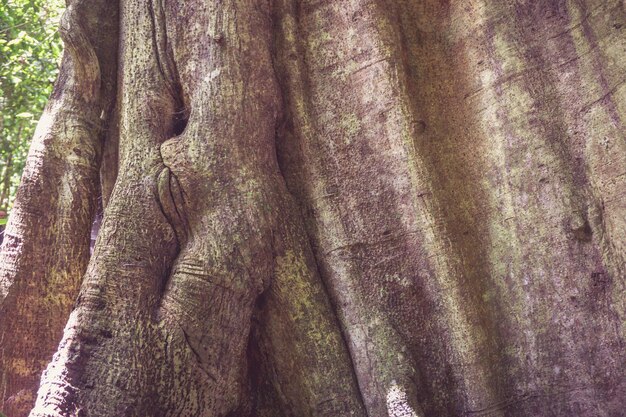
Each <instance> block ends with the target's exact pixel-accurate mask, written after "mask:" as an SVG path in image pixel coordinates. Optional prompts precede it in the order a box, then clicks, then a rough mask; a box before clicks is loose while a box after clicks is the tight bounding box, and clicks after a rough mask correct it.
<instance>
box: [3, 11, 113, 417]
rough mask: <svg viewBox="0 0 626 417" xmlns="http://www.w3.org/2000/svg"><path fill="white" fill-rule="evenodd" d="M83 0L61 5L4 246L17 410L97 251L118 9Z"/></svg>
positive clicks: (6, 386)
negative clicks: (45, 88) (47, 83)
mask: <svg viewBox="0 0 626 417" xmlns="http://www.w3.org/2000/svg"><path fill="white" fill-rule="evenodd" d="M85 3H86V2H84V1H71V2H69V5H68V9H67V10H66V12H65V13H64V15H63V18H62V22H61V28H60V31H61V35H62V38H63V40H64V42H65V48H66V49H65V53H64V56H63V61H62V65H61V71H60V75H59V78H58V79H57V81H56V83H55V87H54V91H53V93H52V97H51V99H50V102H49V103H48V105H47V107H46V109H45V111H44V114H43V116H42V118H41V120H40V122H39V124H38V127H37V131H36V133H35V137H34V138H33V143H32V145H31V150H30V153H29V157H28V161H27V166H26V169H25V172H24V175H23V178H22V183H21V185H20V188H19V190H18V195H17V198H16V203H15V206H14V209H13V210H12V213H11V220H10V223H9V225H8V227H7V230H6V233H5V239H4V242H3V245H2V248H1V254H0V297H1V298H0V315H1V316H2V320H1V321H0V374H1V376H0V411H2V412H4V413H6V414H8V415H10V416H12V417H13V416H15V417H19V416H25V415H27V414H28V411H29V410H30V408H31V407H32V406H33V403H34V400H35V393H36V391H37V386H38V382H39V377H40V375H41V372H42V371H43V369H44V368H45V365H46V364H47V362H48V361H49V360H50V358H51V357H52V354H53V353H54V351H55V349H56V347H57V344H58V342H59V340H60V338H61V333H62V330H63V326H64V324H65V322H66V321H67V318H68V315H69V312H70V309H71V307H72V304H73V303H74V300H75V298H76V295H77V292H78V287H79V284H80V278H81V276H82V274H83V273H84V271H85V268H86V265H87V261H88V259H89V236H90V235H89V232H90V230H91V222H92V220H93V216H94V213H95V209H96V199H97V194H98V185H97V184H98V169H99V164H100V157H101V147H102V139H103V135H104V131H105V130H106V125H107V120H108V117H109V114H110V111H111V103H112V102H113V100H114V96H115V73H116V46H117V10H116V5H115V4H114V5H110V4H107V5H104V4H102V2H95V4H89V5H88V6H87V5H86V4H85ZM105 9H106V10H105ZM96 27H97V28H98V30H96ZM97 33H102V35H101V36H97V35H96V34H97ZM35 260H36V261H35Z"/></svg>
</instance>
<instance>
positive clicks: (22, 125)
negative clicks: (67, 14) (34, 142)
mask: <svg viewBox="0 0 626 417" xmlns="http://www.w3.org/2000/svg"><path fill="white" fill-rule="evenodd" d="M63 7H64V4H63V1H62V0H0V210H2V209H6V208H8V207H9V206H10V204H11V202H12V200H13V196H14V195H15V191H16V189H17V185H18V182H19V179H20V176H21V173H22V170H23V168H24V163H25V161H26V155H27V152H28V147H29V143H30V139H31V137H32V136H33V134H34V132H35V127H36V124H37V120H38V119H39V117H40V115H41V112H42V111H43V107H44V105H45V104H46V101H47V99H48V97H49V95H50V93H51V91H52V84H53V82H54V80H55V78H56V75H57V73H58V66H59V64H58V60H59V57H60V54H61V50H62V45H61V40H60V38H59V35H58V32H57V27H58V23H59V18H60V15H61V12H62V8H63Z"/></svg>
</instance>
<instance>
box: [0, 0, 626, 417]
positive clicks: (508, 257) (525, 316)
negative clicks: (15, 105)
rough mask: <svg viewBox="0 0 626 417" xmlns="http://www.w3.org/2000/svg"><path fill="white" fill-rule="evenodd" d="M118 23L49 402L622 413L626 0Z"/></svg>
mask: <svg viewBox="0 0 626 417" xmlns="http://www.w3.org/2000/svg"><path fill="white" fill-rule="evenodd" d="M75 4H76V5H80V4H83V3H81V2H76V3H75ZM119 21H120V32H119V37H118V40H117V43H118V44H119V66H118V84H117V87H116V91H117V96H116V104H115V107H114V111H113V112H112V113H111V115H110V116H109V117H108V118H107V120H109V122H108V126H109V127H108V129H106V132H105V136H106V143H105V144H104V156H103V158H102V159H103V162H102V165H101V166H100V181H101V184H102V185H101V188H102V196H103V205H104V206H105V212H104V219H103V224H102V227H101V230H100V234H99V237H98V241H97V243H96V247H95V251H94V254H93V256H92V258H91V260H90V262H89V266H88V268H87V272H86V274H85V276H84V278H83V282H82V287H81V291H80V295H79V296H78V301H77V303H76V305H75V309H74V311H73V312H72V313H71V315H70V316H69V320H68V322H67V326H66V328H65V332H64V336H63V339H62V341H61V344H60V345H59V348H58V350H57V352H56V354H55V356H54V358H53V359H52V362H51V363H50V364H49V366H48V368H47V370H46V371H45V373H44V376H43V378H42V381H41V387H40V391H39V396H38V399H37V403H36V404H35V406H34V408H33V410H32V412H31V414H30V415H31V417H44V416H45V417H61V416H63V417H70V416H72V417H74V416H89V417H99V416H137V417H140V416H206V417H209V416H223V417H235V416H241V417H244V416H259V417H269V416H272V417H274V416H284V417H288V416H297V417H301V416H363V417H365V416H369V417H379V416H381V417H382V416H389V417H407V416H408V417H418V416H419V417H423V416H437V417H440V416H516V417H517V416H520V417H523V416H524V417H525V416H528V417H530V416H539V417H540V416H546V417H548V416H573V415H584V416H592V417H617V416H620V415H622V414H623V404H622V402H623V398H626V375H625V369H626V361H625V357H624V355H625V353H624V352H625V349H624V330H625V327H624V323H626V321H625V319H626V317H625V310H624V309H625V300H626V297H625V295H626V294H625V288H624V278H625V274H626V270H625V268H624V265H625V264H626V243H625V242H626V175H625V173H624V170H625V167H626V137H625V130H624V118H625V115H626V88H625V87H624V86H626V82H625V81H626V79H625V77H626V5H625V3H624V2H623V1H619V0H608V1H607V0H604V1H597V0H569V1H565V0H549V1H541V2H538V1H530V0H528V1H527V0H518V1H515V2H503V1H495V0H467V1H460V0H458V1H457V0H455V1H439V0H421V1H416V0H414V1H409V0H350V1H343V2H332V1H313V0H271V1H270V0H254V1H252V0H219V1H208V2H207V1H201V0H181V1H173V0H122V1H121V2H120V19H119ZM90 27H91V26H90ZM70 29H71V27H70ZM92 29H93V30H94V31H95V32H94V33H96V32H97V33H100V31H102V30H105V29H104V28H98V29H96V28H92ZM69 33H70V34H71V33H72V32H71V31H70V32H69ZM107 33H112V32H107ZM92 36H96V35H92ZM115 36H117V34H116V35H115ZM90 39H92V42H93V39H96V38H95V37H92V38H90ZM81 56H82V55H81ZM65 73H66V72H63V74H65ZM58 85H60V86H62V85H63V76H62V77H61V79H60V81H59V82H58ZM57 88H59V87H57ZM112 102H113V101H112V100H111V105H112ZM98 160H99V159H98ZM32 161H33V162H31V164H34V163H35V162H36V159H35V156H33V157H32ZM97 167H98V166H97V163H96V165H95V168H94V169H92V171H93V172H97ZM68 172H70V173H68ZM90 172H91V171H90ZM54 175H57V177H58V178H63V176H64V175H65V176H67V175H72V176H73V178H74V177H75V178H83V176H82V175H83V174H81V173H73V172H71V171H67V172H66V171H60V172H58V173H55V174H54ZM89 178H92V181H93V178H96V177H89ZM96 179H97V178H96ZM26 187H27V186H26V185H25V186H24V188H26ZM96 194H97V191H95V190H91V189H90V190H89V191H88V192H87V194H86V195H85V196H84V198H85V201H87V200H89V199H90V198H94V195H96ZM25 195H27V194H26V193H25V192H24V193H23V194H22V196H21V197H18V203H19V204H25V202H27V201H28V198H27V197H25ZM20 199H21V200H20ZM46 201H48V200H46ZM61 201H64V202H65V200H64V199H61ZM89 201H91V200H89ZM35 203H37V204H40V203H41V204H43V202H38V200H37V201H35V202H34V203H32V204H35ZM90 207H91V206H90ZM40 210H41V208H40ZM90 210H91V211H90V212H89V213H92V212H93V208H90ZM11 221H12V222H14V223H13V224H14V226H13V227H14V229H13V230H14V232H13V233H14V234H16V233H17V232H16V231H17V230H18V229H17V228H16V226H15V224H18V223H19V221H15V220H13V219H12V220H11ZM45 222H53V220H45ZM45 222H44V223H38V224H37V225H35V224H31V223H24V224H25V226H24V229H19V230H20V232H19V233H42V230H54V229H52V228H46V224H47V223H45ZM83 223H86V221H85V220H83ZM50 224H54V223H50ZM52 227H54V226H52ZM72 227H74V228H75V229H77V230H78V229H80V228H84V227H87V226H85V225H84V224H82V223H81V224H80V225H78V223H72ZM29 230H35V232H29ZM81 230H82V229H81ZM85 236H88V234H87V230H85ZM33 242H34V243H33V245H38V244H39V243H37V242H38V241H33ZM7 247H8V246H5V249H4V252H3V255H2V256H7V255H6V254H11V251H10V250H7V249H6V248H7ZM33 247H35V246H33ZM9 249H10V248H9ZM38 250H40V251H41V248H39V249H38ZM49 256H50V259H52V260H53V261H54V262H57V261H56V260H55V259H57V258H58V255H55V254H51V255H49ZM73 256H74V258H72V262H78V260H79V259H83V258H81V256H83V257H84V254H83V252H81V254H76V255H73ZM82 262H83V263H82V264H80V263H79V262H78V263H76V265H84V260H83V261H82ZM32 264H33V262H32V261H31V262H30V263H28V262H27V263H25V264H24V265H25V266H20V268H33V266H32ZM29 265H30V266H29ZM45 265H49V264H45ZM38 268H40V270H39V271H40V272H39V273H40V274H42V275H41V276H44V275H43V274H44V272H45V271H48V270H49V269H45V268H46V266H44V265H40V266H38ZM42 268H43V269H42ZM68 279H69V278H68ZM72 279H74V280H76V278H72ZM1 282H2V284H3V285H4V286H3V287H2V288H8V286H6V285H5V282H10V281H8V280H4V281H1ZM35 282H37V283H38V284H37V287H36V288H37V291H39V292H38V294H40V295H41V294H42V293H43V294H45V295H46V296H47V297H48V298H54V297H56V293H55V291H54V290H51V289H49V288H47V287H45V286H44V284H39V281H35ZM68 282H69V281H68ZM72 282H75V281H72ZM16 288H17V287H16ZM3 291H4V289H3ZM3 297H4V293H3ZM15 297H16V300H22V301H20V302H22V303H24V302H32V303H36V302H37V300H39V298H37V297H33V296H32V294H31V293H29V292H27V291H24V292H20V291H16V292H15ZM43 299H46V298H45V297H44V298H43ZM23 300H27V301H23ZM39 302H40V301H39ZM7 305H8V304H7ZM22 305H25V304H22ZM68 305H69V304H68ZM3 306H4V304H3ZM2 308H4V307H2ZM4 311H5V310H3V314H5V313H4ZM35 311H37V312H38V311H39V310H33V311H30V312H29V313H28V314H31V315H32V317H39V316H38V314H39V313H37V314H35V313H34V312H35ZM64 312H65V313H63V314H67V310H64ZM61 316H62V314H61V313H59V315H57V317H61ZM39 320H40V319H39ZM59 320H60V319H59ZM29 323H30V322H29ZM28 326H31V327H30V333H28V334H29V335H35V334H36V330H33V329H35V328H38V327H36V326H41V323H40V322H37V323H34V322H33V323H30V324H28ZM28 326H26V327H25V331H28V329H27V328H28ZM33 326H35V327H33ZM5 334H6V333H5ZM29 337H31V336H29ZM37 339H41V341H42V343H44V342H45V343H47V344H48V346H49V345H50V343H56V341H57V340H58V337H57V338H56V339H55V337H54V335H52V334H41V335H39V334H38V335H37V336H36V337H34V336H32V340H33V341H34V343H39V342H38V341H37ZM29 340H31V339H29ZM6 343H7V342H5V341H0V348H1V349H3V350H2V352H5V353H3V354H4V355H7V353H6V352H7V351H9V352H16V351H15V350H14V348H13V347H12V346H13V345H10V344H6ZM7 349H9V350H7ZM11 354H14V353H11ZM27 354H28V353H27ZM38 360H40V362H41V360H42V359H38ZM4 363H5V362H2V365H3V366H6V365H4ZM38 366H39V368H37V369H42V368H41V364H39V365H38ZM5 369H7V368H5ZM32 369H33V370H34V369H36V367H33V368H32ZM5 386H6V383H5ZM27 400H30V399H27ZM24 403H25V404H29V403H28V401H25V402H24ZM31 404H32V403H31ZM15 415H16V416H21V415H22V414H18V413H16V414H15ZM10 417H12V416H10Z"/></svg>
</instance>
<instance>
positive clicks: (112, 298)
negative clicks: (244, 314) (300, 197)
mask: <svg viewBox="0 0 626 417" xmlns="http://www.w3.org/2000/svg"><path fill="white" fill-rule="evenodd" d="M120 14H121V19H120V22H121V23H120V84H119V106H118V108H119V109H120V118H119V134H120V140H119V142H120V144H119V166H120V170H119V174H118V177H117V180H116V182H115V187H114V189H113V192H112V195H111V197H110V201H109V203H108V205H107V207H106V210H105V213H104V220H103V223H102V226H101V230H100V235H99V237H98V241H97V243H96V247H95V251H94V254H93V256H92V259H91V261H90V263H89V267H88V269H87V272H86V274H85V276H84V279H83V284H82V287H81V291H80V295H79V298H78V301H77V303H76V307H75V309H74V311H73V312H72V314H71V316H70V319H69V321H68V323H67V326H66V328H65V331H64V335H63V340H62V341H61V344H60V345H59V349H58V351H57V353H56V354H55V356H54V358H53V361H52V362H51V363H50V365H49V366H48V368H47V370H46V372H45V373H44V376H43V379H42V384H41V387H40V390H39V395H38V399H37V404H36V406H35V408H34V409H33V410H32V412H31V416H70V415H71V416H74V415H86V416H104V415H111V416H118V415H119V416H121V415H129V416H131V415H132V416H135V415H137V416H139V415H156V414H155V413H157V412H158V404H155V401H153V400H152V394H154V392H155V391H156V387H154V381H155V377H156V372H157V371H158V370H159V369H160V367H161V361H162V359H163V358H162V355H161V356H159V352H160V350H159V346H158V343H159V341H160V339H159V332H160V330H159V327H158V321H157V320H156V317H155V314H154V312H155V311H156V310H157V308H158V303H159V298H160V297H159V295H160V291H161V288H162V287H163V283H164V281H165V280H166V279H167V273H168V271H169V269H170V267H171V264H172V262H173V260H174V258H175V256H176V254H177V250H178V244H177V241H176V237H175V234H174V231H173V230H172V228H171V226H170V224H169V223H168V221H167V219H166V218H165V216H164V214H163V213H162V211H161V207H160V205H159V202H158V184H157V178H158V175H159V173H160V172H161V171H162V170H163V169H164V165H163V162H162V160H161V154H160V151H159V147H160V145H161V143H162V142H164V141H165V140H166V139H168V138H169V137H170V136H171V135H172V132H173V125H174V111H175V108H176V100H175V98H174V97H172V95H171V91H170V89H169V88H168V81H169V80H165V79H164V78H163V76H162V73H161V72H160V70H159V68H158V67H157V62H156V58H155V56H156V53H157V51H156V50H155V48H154V45H153V43H151V42H146V41H145V40H146V39H151V37H152V35H153V31H154V27H153V22H152V20H151V17H150V10H149V5H147V4H146V3H145V2H143V1H139V0H135V1H127V2H122V3H121V5H120Z"/></svg>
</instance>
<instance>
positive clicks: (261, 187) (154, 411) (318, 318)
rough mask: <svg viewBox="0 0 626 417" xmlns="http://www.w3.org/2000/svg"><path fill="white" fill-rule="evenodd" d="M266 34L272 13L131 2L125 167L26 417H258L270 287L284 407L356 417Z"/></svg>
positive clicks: (126, 12) (124, 52) (123, 104)
mask: <svg viewBox="0 0 626 417" xmlns="http://www.w3.org/2000/svg"><path fill="white" fill-rule="evenodd" d="M271 23H272V22H271V10H270V4H269V3H265V2H258V3H250V2H248V1H228V2H222V3H214V4H213V3H211V4H207V3H205V2H197V1H188V2H167V3H163V5H162V6H161V5H160V3H156V2H154V3H149V4H146V3H144V2H140V1H129V2H125V3H124V4H123V6H122V24H121V42H122V49H121V62H122V64H123V65H122V67H121V68H122V70H121V84H120V99H119V106H118V107H119V109H120V148H119V152H120V161H119V164H120V167H121V168H120V170H119V174H118V177H117V180H116V183H115V187H114V189H113V193H112V195H111V197H110V201H109V203H108V205H107V208H106V212H105V219H104V222H103V224H102V228H101V231H100V236H99V239H98V243H97V245H96V250H95V253H94V256H93V258H92V261H91V263H90V266H89V268H88V271H87V274H86V276H85V278H84V281H83V287H82V290H81V295H80V297H79V301H78V303H77V307H76V309H75V310H74V312H73V313H72V316H71V318H70V320H69V322H68V325H67V327H66V330H65V334H64V338H63V341H62V342H61V345H60V347H59V350H58V352H57V354H56V355H55V358H54V360H53V362H52V363H51V364H50V366H49V367H48V370H47V371H46V374H45V376H44V380H43V383H42V386H41V389H40V392H39V398H38V403H37V405H36V407H35V409H34V410H33V412H32V413H31V415H32V416H44V415H45V416H51V415H55V416H56V415H59V416H61V415H76V414H81V415H82V414H84V415H87V416H100V415H163V416H165V415H175V416H178V415H194V416H226V415H247V414H249V412H250V409H251V407H252V406H253V404H251V403H250V400H249V393H248V386H247V384H248V377H247V375H246V371H247V363H246V362H247V357H246V354H247V350H248V349H247V345H248V342H249V336H250V328H251V318H252V313H253V309H254V308H255V306H256V300H257V298H258V296H259V295H260V294H261V293H263V292H264V291H266V290H267V288H268V287H269V286H270V285H272V282H273V283H275V285H274V286H272V287H271V288H272V289H271V291H269V292H268V294H267V296H266V299H267V303H266V307H265V309H262V311H261V312H260V313H259V314H260V317H262V319H261V322H262V326H260V331H259V333H260V339H261V341H262V343H263V346H265V348H266V353H267V356H268V358H269V359H268V361H270V362H271V365H270V366H271V368H272V369H273V373H272V375H271V376H270V380H271V382H272V384H273V385H274V387H276V388H277V389H278V390H280V391H281V392H283V395H282V396H281V398H280V399H278V400H277V401H278V402H279V404H277V406H280V407H284V408H285V409H286V410H287V412H288V413H292V415H310V416H313V415H315V416H321V415H328V416H330V415H337V413H341V414H345V413H347V414H346V415H364V414H363V409H362V405H361V403H360V396H359V393H358V389H357V387H356V383H355V381H354V375H353V373H352V370H351V368H350V360H349V357H348V355H347V351H346V349H345V345H344V343H343V340H342V338H341V334H340V332H339V329H338V326H337V323H336V321H335V319H334V316H333V314H332V310H331V309H330V305H329V303H328V300H327V299H326V295H325V293H324V290H323V286H322V285H321V282H320V281H319V277H318V276H317V274H316V270H315V267H314V263H313V262H312V257H311V254H310V252H309V249H308V244H307V240H306V235H305V233H304V232H303V230H302V228H301V227H300V226H298V222H299V218H298V216H297V215H296V212H295V207H294V206H293V203H290V201H289V196H288V193H287V191H286V188H285V185H284V180H283V179H282V177H281V176H280V172H279V170H278V166H277V162H276V157H275V149H274V146H275V144H274V140H275V137H274V136H275V130H276V119H277V116H278V114H279V111H280V104H281V103H280V96H279V93H278V87H277V84H276V81H275V78H274V73H273V68H272V65H271V58H270V53H269V51H270V42H271ZM207 29H208V30H207ZM146 38H148V39H152V40H153V42H145V39H146ZM170 60H171V61H170ZM170 62H171V63H172V64H171V65H170V64H169V63H170ZM174 71H175V72H176V74H174ZM178 82H179V83H180V84H179V85H180V91H178V89H177V88H173V86H174V87H176V83H178ZM181 103H184V104H181ZM181 108H182V109H183V110H182V111H183V112H184V113H185V114H188V115H189V117H188V120H187V118H186V117H185V121H184V125H182V126H177V123H176V121H177V119H178V117H179V116H178V115H177V113H179V112H180V111H181V110H180V109H181ZM279 216H280V217H279ZM292 262H293V264H292ZM278 320H280V321H278ZM286 334H289V335H290V336H291V339H289V338H286V337H285V336H286ZM278 338H285V339H284V340H283V339H278ZM110 363H113V364H114V366H110V365H109V364H110ZM337 384H338V385H337ZM253 389H256V387H253Z"/></svg>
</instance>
